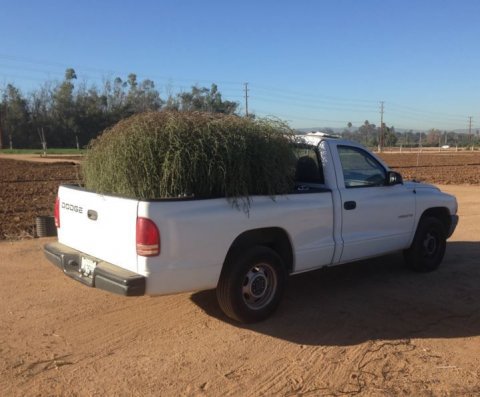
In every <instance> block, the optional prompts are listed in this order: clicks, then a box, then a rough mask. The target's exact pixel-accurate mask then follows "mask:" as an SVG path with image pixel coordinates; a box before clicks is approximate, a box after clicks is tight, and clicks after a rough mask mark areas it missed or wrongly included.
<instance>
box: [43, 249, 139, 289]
mask: <svg viewBox="0 0 480 397" xmlns="http://www.w3.org/2000/svg"><path fill="white" fill-rule="evenodd" d="M43 252H44V253H45V256H46V257H47V259H48V260H49V261H50V262H52V263H53V264H54V265H56V266H57V267H59V268H60V269H62V270H63V272H64V273H65V274H66V275H67V276H69V277H71V278H73V279H75V280H77V281H79V282H81V283H82V284H85V285H88V286H89V287H95V288H99V289H103V290H106V291H109V292H113V293H115V294H120V295H125V296H140V295H144V294H145V277H144V276H142V275H140V274H137V273H134V272H131V271H129V270H126V269H122V268H121V267H118V266H115V265H112V264H111V263H108V262H103V261H100V260H98V259H96V258H92V257H89V256H88V255H87V254H84V253H82V252H80V251H77V250H74V249H72V248H70V247H67V246H66V245H63V244H60V243H49V244H45V246H44V247H43ZM82 257H83V258H88V259H91V260H93V261H95V262H96V266H95V269H94V270H93V272H85V271H82V270H81V265H80V264H81V262H82Z"/></svg>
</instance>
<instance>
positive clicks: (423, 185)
mask: <svg viewBox="0 0 480 397" xmlns="http://www.w3.org/2000/svg"><path fill="white" fill-rule="evenodd" d="M404 185H405V186H406V187H407V188H408V189H411V190H414V189H432V190H436V191H440V189H439V188H438V187H436V186H435V185H431V184H429V183H422V182H415V181H407V182H404Z"/></svg>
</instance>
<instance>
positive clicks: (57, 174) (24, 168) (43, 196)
mask: <svg viewBox="0 0 480 397" xmlns="http://www.w3.org/2000/svg"><path fill="white" fill-rule="evenodd" d="M78 171H79V166H78V165H75V164H74V163H69V162H64V163H34V162H27V161H16V160H6V159H0V240H2V239H15V238H25V237H33V236H34V234H35V218H36V217H37V216H39V215H53V206H54V204H55V196H56V192H57V189H58V185H59V184H61V183H72V182H73V183H75V182H76V181H77V180H78V178H77V174H78Z"/></svg>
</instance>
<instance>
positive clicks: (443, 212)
mask: <svg viewBox="0 0 480 397" xmlns="http://www.w3.org/2000/svg"><path fill="white" fill-rule="evenodd" d="M425 217H433V218H437V219H438V220H439V221H440V222H442V224H443V226H444V227H445V232H448V231H449V230H450V224H451V222H452V219H451V218H450V212H449V211H448V209H447V208H445V207H435V208H429V209H428V210H426V211H425V212H424V213H423V214H422V218H425Z"/></svg>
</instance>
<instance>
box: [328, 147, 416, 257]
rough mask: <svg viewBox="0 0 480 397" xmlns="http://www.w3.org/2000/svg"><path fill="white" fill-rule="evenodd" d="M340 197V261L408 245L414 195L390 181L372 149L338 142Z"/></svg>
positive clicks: (413, 211) (413, 215) (413, 209)
mask: <svg viewBox="0 0 480 397" xmlns="http://www.w3.org/2000/svg"><path fill="white" fill-rule="evenodd" d="M336 146H337V153H338V157H337V159H338V162H337V164H336V168H337V169H338V168H340V170H341V171H340V173H338V172H337V182H338V185H339V186H338V187H339V191H340V197H341V201H342V203H341V212H342V240H343V250H342V254H341V257H340V261H341V262H349V261H353V260H356V259H362V258H366V257H370V256H376V255H381V254H383V253H387V252H391V251H395V250H401V249H404V248H407V246H408V243H409V241H410V237H411V233H412V230H413V227H414V219H415V195H414V193H413V191H412V190H407V188H406V187H405V186H404V185H403V184H397V185H387V183H386V176H387V170H386V169H385V167H384V166H383V165H382V164H381V163H380V162H379V161H378V160H377V159H376V158H375V157H374V156H372V155H371V154H370V153H369V152H367V151H366V150H364V149H362V148H361V147H356V146H347V145H341V144H338V145H336Z"/></svg>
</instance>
